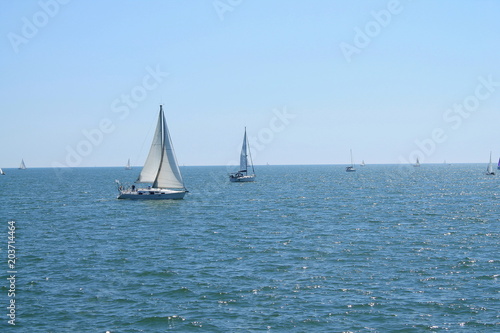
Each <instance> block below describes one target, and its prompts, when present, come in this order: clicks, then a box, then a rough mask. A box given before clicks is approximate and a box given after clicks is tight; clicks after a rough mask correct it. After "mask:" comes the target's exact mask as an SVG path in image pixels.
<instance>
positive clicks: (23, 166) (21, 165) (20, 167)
mask: <svg viewBox="0 0 500 333" xmlns="http://www.w3.org/2000/svg"><path fill="white" fill-rule="evenodd" d="M19 169H21V170H24V169H26V164H24V159H21V164H20V165H19Z"/></svg>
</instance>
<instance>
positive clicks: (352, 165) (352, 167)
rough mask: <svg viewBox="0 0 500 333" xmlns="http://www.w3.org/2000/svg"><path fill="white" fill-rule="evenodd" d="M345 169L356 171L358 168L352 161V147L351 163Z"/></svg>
mask: <svg viewBox="0 0 500 333" xmlns="http://www.w3.org/2000/svg"><path fill="white" fill-rule="evenodd" d="M345 171H347V172H354V171H356V169H355V168H354V163H353V161H352V149H351V165H349V166H348V167H346V168H345Z"/></svg>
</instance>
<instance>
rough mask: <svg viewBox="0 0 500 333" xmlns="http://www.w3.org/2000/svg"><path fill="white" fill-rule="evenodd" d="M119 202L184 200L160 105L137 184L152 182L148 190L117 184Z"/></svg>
mask: <svg viewBox="0 0 500 333" xmlns="http://www.w3.org/2000/svg"><path fill="white" fill-rule="evenodd" d="M116 182H117V183H118V191H119V192H120V194H119V195H118V199H183V198H184V195H185V194H186V193H187V192H188V191H187V189H186V187H185V186H184V181H183V180H182V175H181V171H180V170H179V166H178V164H177V160H176V158H175V153H174V148H173V145H172V141H171V140H170V134H169V132H168V127H167V122H166V121H165V116H164V114H163V106H162V105H160V114H159V116H158V124H157V126H156V131H155V134H154V137H153V142H152V143H151V148H150V150H149V154H148V157H147V159H146V163H144V167H143V168H142V171H141V173H140V175H139V178H138V179H137V181H136V183H152V186H148V187H147V188H136V186H135V185H132V186H131V187H129V188H124V187H123V186H122V185H121V184H120V182H119V181H116Z"/></svg>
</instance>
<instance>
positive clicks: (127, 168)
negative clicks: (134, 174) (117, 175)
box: [125, 158, 132, 170]
mask: <svg viewBox="0 0 500 333" xmlns="http://www.w3.org/2000/svg"><path fill="white" fill-rule="evenodd" d="M130 169H132V167H131V166H130V158H129V159H128V161H127V165H125V170H130Z"/></svg>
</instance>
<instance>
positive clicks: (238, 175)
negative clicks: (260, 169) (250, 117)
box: [229, 127, 255, 183]
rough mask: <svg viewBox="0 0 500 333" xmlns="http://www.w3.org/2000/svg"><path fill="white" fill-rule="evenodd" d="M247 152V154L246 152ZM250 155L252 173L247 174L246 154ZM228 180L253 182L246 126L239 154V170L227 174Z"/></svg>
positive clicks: (253, 172)
mask: <svg viewBox="0 0 500 333" xmlns="http://www.w3.org/2000/svg"><path fill="white" fill-rule="evenodd" d="M247 152H248V154H247ZM249 155H250V165H251V166H252V174H248V156H249ZM229 181H231V182H232V183H237V182H253V181H255V170H254V168H253V162H252V154H251V153H250V149H249V146H248V139H247V128H246V127H245V135H244V136H243V146H242V147H241V154H240V170H239V171H238V172H235V173H232V174H230V175H229Z"/></svg>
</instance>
